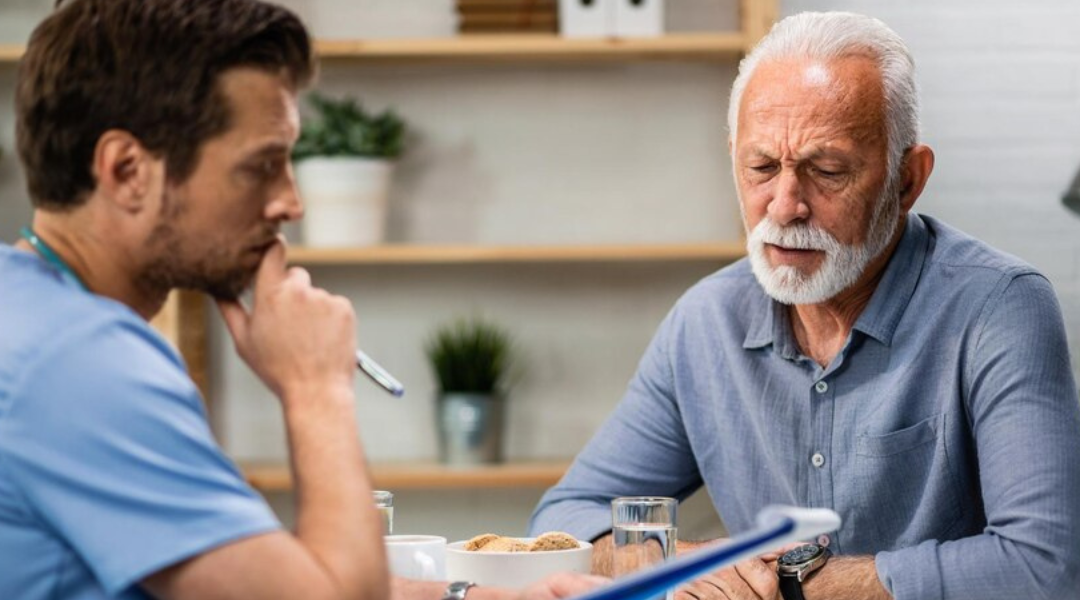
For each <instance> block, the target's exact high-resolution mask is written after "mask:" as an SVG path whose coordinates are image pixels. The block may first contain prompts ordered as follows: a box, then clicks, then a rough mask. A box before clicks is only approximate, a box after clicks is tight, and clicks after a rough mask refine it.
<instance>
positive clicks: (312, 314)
mask: <svg viewBox="0 0 1080 600" xmlns="http://www.w3.org/2000/svg"><path fill="white" fill-rule="evenodd" d="M251 295H252V304H251V309H250V310H249V309H248V308H246V307H245V306H244V304H242V303H241V301H240V300H235V301H218V306H219V309H220V310H221V314H222V317H223V318H224V320H225V323H226V325H227V327H228V329H229V333H230V334H231V335H232V338H233V340H234V342H235V344H236V348H237V352H238V353H239V354H240V356H241V358H243V359H244V361H245V362H246V363H247V364H248V365H249V366H250V367H251V368H252V370H253V371H255V373H256V374H257V375H258V376H259V378H260V379H262V380H263V382H264V383H266V384H267V386H269V387H270V388H271V389H272V390H273V391H274V392H275V394H277V395H278V396H279V397H280V396H281V394H282V392H283V386H284V385H286V384H289V383H293V382H298V381H318V382H320V383H322V382H326V381H334V380H336V381H338V383H341V384H348V385H349V387H351V386H352V382H351V380H352V373H353V372H354V369H357V368H359V369H360V370H361V372H363V373H364V374H365V375H367V376H368V377H370V378H371V379H372V380H373V381H375V383H377V384H378V385H379V386H381V387H382V388H383V389H385V390H386V391H388V392H390V393H391V394H393V395H395V396H401V395H402V394H403V393H404V391H405V390H404V388H403V387H402V385H401V383H399V382H398V381H397V380H396V379H395V378H394V377H393V376H392V375H390V374H389V373H388V372H387V371H386V370H385V369H383V368H382V367H381V366H379V364H378V363H376V362H375V361H373V360H372V359H371V358H370V357H368V356H367V355H366V354H365V353H364V352H363V351H361V350H359V349H357V347H356V339H355V336H356V334H355V330H356V326H355V324H356V316H355V314H354V312H353V308H352V305H351V304H350V303H349V301H348V300H347V299H345V298H343V297H341V296H334V295H332V294H330V293H329V292H326V291H325V290H322V289H320V288H317V287H315V286H313V285H312V284H311V276H310V275H309V274H308V272H307V271H306V270H304V269H302V268H298V267H293V268H288V267H287V264H286V245H285V241H284V239H281V242H280V243H278V244H274V245H273V246H271V247H270V249H269V250H267V252H266V255H265V256H264V257H263V260H262V263H261V264H260V265H259V269H258V271H257V273H256V275H255V279H254V281H253V282H252V288H251ZM346 352H347V353H348V355H347V356H348V358H346ZM346 361H347V362H346Z"/></svg>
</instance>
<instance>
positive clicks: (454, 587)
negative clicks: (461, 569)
mask: <svg viewBox="0 0 1080 600" xmlns="http://www.w3.org/2000/svg"><path fill="white" fill-rule="evenodd" d="M472 587H476V584H475V583H473V582H471V581H455V582H453V583H451V584H450V585H448V586H446V593H445V594H443V597H442V600H465V593H466V592H468V591H469V588H472Z"/></svg>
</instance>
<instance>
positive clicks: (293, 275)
mask: <svg viewBox="0 0 1080 600" xmlns="http://www.w3.org/2000/svg"><path fill="white" fill-rule="evenodd" d="M285 276H286V278H287V279H289V280H290V281H294V282H296V283H298V284H301V285H303V286H304V287H310V286H311V274H310V273H308V272H307V269H304V268H301V267H289V270H288V272H287V273H286V275H285Z"/></svg>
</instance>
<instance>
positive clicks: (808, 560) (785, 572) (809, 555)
mask: <svg viewBox="0 0 1080 600" xmlns="http://www.w3.org/2000/svg"><path fill="white" fill-rule="evenodd" d="M831 554H832V553H831V552H829V549H828V548H826V547H825V546H819V545H817V544H806V545H804V546H799V547H798V548H795V549H794V550H789V551H788V552H785V553H784V555H783V556H781V557H780V560H778V561H776V574H777V575H779V576H780V595H781V596H783V597H784V600H806V598H805V596H803V593H802V584H803V582H804V581H806V580H807V579H808V578H809V577H810V575H811V574H813V573H814V571H817V570H818V569H820V568H821V567H824V566H825V563H826V562H827V561H828V560H829V556H830V555H831Z"/></svg>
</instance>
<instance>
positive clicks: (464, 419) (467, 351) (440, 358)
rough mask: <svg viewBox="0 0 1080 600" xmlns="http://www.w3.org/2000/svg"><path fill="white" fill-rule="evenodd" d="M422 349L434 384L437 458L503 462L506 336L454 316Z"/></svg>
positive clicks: (508, 346) (487, 324)
mask: <svg viewBox="0 0 1080 600" xmlns="http://www.w3.org/2000/svg"><path fill="white" fill-rule="evenodd" d="M425 352H426V354H427V357H428V360H429V361H430V362H431V367H432V369H433V370H434V371H435V377H436V378H437V379H438V383H439V391H438V395H437V398H436V402H435V405H436V410H435V418H436V426H437V429H438V434H439V456H440V459H441V460H442V462H444V463H446V464H450V465H473V464H483V463H496V462H499V461H500V460H502V430H503V423H504V419H505V414H504V410H503V408H504V404H505V384H506V375H507V371H508V369H509V367H510V362H511V354H512V342H511V339H510V336H509V335H508V334H507V333H506V331H505V330H503V329H502V328H501V327H499V326H498V325H495V324H494V323H491V322H488V321H484V320H482V319H479V318H472V319H457V320H456V321H453V322H451V323H447V324H445V325H442V326H440V327H439V328H437V329H436V331H435V333H434V334H433V335H432V337H431V338H430V339H429V340H428V342H427V345H426V347H425Z"/></svg>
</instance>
